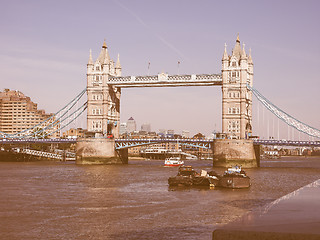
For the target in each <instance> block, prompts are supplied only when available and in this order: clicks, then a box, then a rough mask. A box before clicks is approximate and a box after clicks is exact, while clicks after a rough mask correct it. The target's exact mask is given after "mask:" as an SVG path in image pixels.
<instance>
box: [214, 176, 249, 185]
mask: <svg viewBox="0 0 320 240" xmlns="http://www.w3.org/2000/svg"><path fill="white" fill-rule="evenodd" d="M219 186H220V187H224V188H248V187H250V178H249V177H248V176H245V177H243V176H223V177H221V178H220V180H219Z"/></svg>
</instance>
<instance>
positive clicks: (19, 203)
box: [0, 157, 320, 240]
mask: <svg viewBox="0 0 320 240" xmlns="http://www.w3.org/2000/svg"><path fill="white" fill-rule="evenodd" d="M186 164H188V165H192V166H193V167H194V168H195V169H196V170H201V169H206V170H209V169H212V168H211V166H212V163H211V162H210V161H195V160H193V161H186ZM214 170H215V171H216V172H218V173H223V171H224V170H225V169H224V168H214ZM246 172H247V175H249V176H250V177H251V183H252V186H251V187H250V188H249V189H237V190H236V189H235V190H231V189H218V188H216V189H207V188H196V189H194V188H181V187H180V188H169V187H168V184H167V179H168V177H170V176H174V175H176V174H177V168H176V167H163V161H159V160H151V161H145V160H129V164H128V165H110V166H107V165H99V166H79V165H75V164H74V163H70V162H69V163H65V162H19V163H16V162H1V163H0V239H10V240H15V239H19V240H20V239H25V240H26V239H211V236H212V231H213V230H214V229H215V228H217V227H219V226H222V225H223V224H226V223H228V222H231V221H233V220H235V219H236V218H238V217H240V216H241V215H243V214H244V213H246V212H248V211H251V210H253V209H255V208H257V207H262V206H264V205H266V204H268V203H270V202H272V201H274V200H276V199H277V198H279V197H282V196H284V195H286V194H288V193H290V192H292V191H294V190H296V189H298V188H300V187H302V186H304V185H306V184H309V183H311V182H313V181H315V180H317V179H319V178H320V158H319V157H318V158H316V157H310V158H304V157H296V158H294V157H283V158H281V159H276V160H268V161H262V162H261V167H260V168H255V169H247V171H246ZM317 197H319V196H317Z"/></svg>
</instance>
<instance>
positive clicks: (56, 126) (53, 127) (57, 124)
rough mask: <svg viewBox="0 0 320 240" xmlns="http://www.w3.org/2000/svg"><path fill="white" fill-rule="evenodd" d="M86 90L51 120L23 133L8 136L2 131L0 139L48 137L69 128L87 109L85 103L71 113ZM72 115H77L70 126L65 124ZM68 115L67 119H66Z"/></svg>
mask: <svg viewBox="0 0 320 240" xmlns="http://www.w3.org/2000/svg"><path fill="white" fill-rule="evenodd" d="M86 90H87V89H86V88H85V89H84V90H82V91H81V92H80V93H79V94H78V95H77V96H76V97H75V98H73V99H72V100H71V101H70V102H69V103H68V104H67V105H65V106H64V107H63V108H61V109H60V110H59V111H58V112H56V113H55V114H53V115H52V116H50V117H49V118H47V119H45V120H43V121H42V122H40V123H38V124H36V125H34V126H32V127H30V128H28V129H25V130H23V131H20V132H17V133H13V134H8V133H5V132H2V131H0V137H5V138H29V137H37V136H41V137H44V136H48V135H52V134H54V133H56V132H58V131H60V130H61V129H63V128H65V127H66V126H68V125H69V124H70V123H71V122H73V121H74V120H75V119H76V118H78V117H79V116H80V115H81V114H82V113H83V112H84V111H85V110H86V108H87V102H85V103H84V104H83V105H82V106H81V107H79V108H78V109H76V110H73V111H72V112H71V113H69V111H71V110H72V109H73V108H74V106H75V105H76V104H77V103H78V102H79V101H80V100H81V98H82V97H83V96H84V94H85V93H86ZM78 112H80V113H79V114H77V113H78ZM72 114H77V115H76V116H75V117H74V118H73V119H72V120H71V121H70V122H69V123H68V124H64V122H65V121H66V119H68V118H69V117H70V116H72ZM66 115H67V117H65V116H66Z"/></svg>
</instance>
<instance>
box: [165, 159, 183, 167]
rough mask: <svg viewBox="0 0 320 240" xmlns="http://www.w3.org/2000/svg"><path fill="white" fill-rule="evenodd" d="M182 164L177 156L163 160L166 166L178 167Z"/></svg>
mask: <svg viewBox="0 0 320 240" xmlns="http://www.w3.org/2000/svg"><path fill="white" fill-rule="evenodd" d="M183 164H184V161H182V160H181V159H180V158H179V157H169V158H166V159H165V160H164V165H165V166H167V167H178V166H181V165H183Z"/></svg>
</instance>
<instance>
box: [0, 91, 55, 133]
mask: <svg viewBox="0 0 320 240" xmlns="http://www.w3.org/2000/svg"><path fill="white" fill-rule="evenodd" d="M52 115H53V114H46V113H45V111H44V110H39V109H38V107H37V104H36V103H34V102H32V101H31V99H30V97H28V96H26V95H24V94H23V93H22V92H20V91H16V90H10V89H4V91H3V92H0V131H2V132H4V133H7V134H16V133H19V132H21V131H24V130H27V129H30V128H32V127H33V126H35V125H37V124H39V123H41V122H43V121H44V120H45V119H48V118H50V117H51V116H52ZM54 121H55V118H54V117H53V118H51V119H50V120H49V121H48V122H47V123H46V125H49V124H51V123H53V122H54ZM59 125H60V124H56V125H55V126H54V127H53V128H50V129H48V130H46V133H47V134H48V137H54V138H55V137H59V136H60V132H59V131H57V132H55V131H56V130H57V129H59ZM41 127H45V126H39V128H41ZM53 132H55V133H53ZM51 133H52V134H51Z"/></svg>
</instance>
